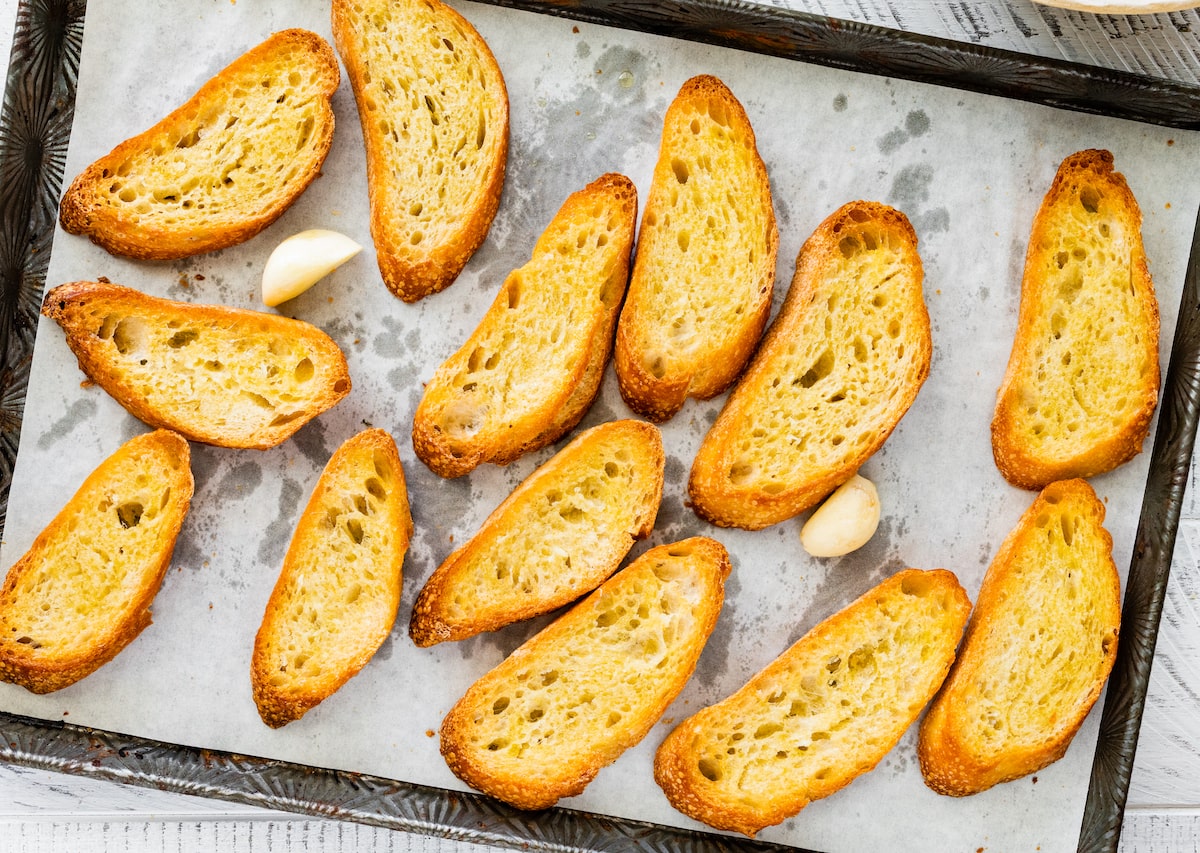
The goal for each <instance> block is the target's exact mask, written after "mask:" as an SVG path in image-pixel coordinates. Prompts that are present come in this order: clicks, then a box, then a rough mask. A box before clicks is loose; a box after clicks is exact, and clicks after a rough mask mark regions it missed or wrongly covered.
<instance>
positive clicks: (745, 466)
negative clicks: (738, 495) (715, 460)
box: [729, 462, 755, 486]
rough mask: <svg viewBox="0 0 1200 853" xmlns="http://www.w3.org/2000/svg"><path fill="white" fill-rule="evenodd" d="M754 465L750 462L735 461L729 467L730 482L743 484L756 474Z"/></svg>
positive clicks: (737, 484)
mask: <svg viewBox="0 0 1200 853" xmlns="http://www.w3.org/2000/svg"><path fill="white" fill-rule="evenodd" d="M754 470H755V468H754V465H753V464H751V463H749V462H735V463H734V464H733V465H731V466H730V467H729V482H731V483H733V484H734V485H735V486H741V485H744V484H745V483H747V482H749V481H750V479H751V478H752V477H753V476H754Z"/></svg>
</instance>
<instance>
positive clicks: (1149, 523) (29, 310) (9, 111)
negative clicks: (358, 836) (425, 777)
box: [0, 0, 1200, 853]
mask: <svg viewBox="0 0 1200 853" xmlns="http://www.w3.org/2000/svg"><path fill="white" fill-rule="evenodd" d="M487 2H492V3H494V4H496V5H500V6H505V7H509V8H518V9H524V10H528V11H534V12H541V13H549V14H555V15H560V16H564V17H569V18H574V19H577V20H581V21H588V22H592V23H598V24H604V25H609V26H617V27H623V28H626V29H634V30H641V31H644V32H651V33H658V34H662V35H669V36H672V37H676V38H685V39H690V40H694V41H700V42H705V43H709V44H715V45H721V46H725V47H733V48H737V49H742V50H748V51H753V52H757V53H763V54H768V55H772V56H780V57H786V58H791V59H796V60H800V61H805V62H812V63H817V64H821V65H828V66H833V67H838V68H844V69H848V70H853V71H861V72H867V73H872V74H879V75H885V76H891V77H899V78H904V79H910V80H916V81H920V82H925V83H933V84H936V85H944V86H952V87H956V88H960V89H966V90H970V91H975V92H982V93H985V94H990V95H997V96H1001V97H1006V98H1014V99H1018V100H1025V101H1031V102H1035V103H1041V104H1046V105H1049V106H1054V107H1059V108H1063V109H1071V110H1077V111H1081V112H1089V113H1097V114H1103V115H1109V116H1114V117H1119V118H1125V119H1131V120H1135V121H1142V122H1148V123H1152V124H1159V125H1164V126H1169V127H1178V128H1183V129H1190V130H1194V129H1200V87H1193V86H1187V85H1183V84H1178V83H1172V82H1169V81H1165V80H1157V79H1154V78H1149V77H1143V76H1138V75H1133V74H1128V73H1124V72H1117V71H1107V70H1104V69H1098V68H1092V67H1089V66H1082V65H1077V64H1073V63H1069V62H1063V61H1058V60H1050V59H1040V58H1036V57H1032V56H1028V55H1025V54H1020V53H1014V52H1009V51H1001V50H996V49H993V48H986V47H979V46H973V45H968V44H963V43H957V42H951V41H947V40H942V39H937V38H932V37H927V36H921V35H916V34H911V33H901V32H897V31H893V30H887V29H883V28H880V27H874V26H869V25H864V24H858V23H853V22H847V21H840V20H835V19H830V18H824V17H820V16H815V15H809V14H804V13H799V12H793V11H790V10H784V9H776V8H773V7H768V6H762V5H757V4H751V3H742V2H734V1H733V0H671V2H659V0H655V2H645V0H631V1H630V2H609V1H608V0H487ZM85 13H86V0H21V2H20V5H19V8H18V13H17V21H16V28H15V35H14V40H13V49H12V54H11V58H10V64H9V70H8V78H7V84H6V88H5V94H4V102H3V112H2V113H0V287H2V290H0V357H2V358H3V361H0V523H2V521H3V517H4V512H5V510H6V509H7V503H8V492H9V486H10V483H11V477H12V466H13V464H14V461H15V459H16V452H17V443H18V441H19V439H20V429H21V416H22V411H23V408H24V400H25V391H26V388H27V385H28V377H29V366H30V361H31V358H32V354H33V344H34V334H35V331H36V328H37V317H38V308H39V305H40V302H41V294H42V289H43V286H44V284H45V273H46V266H47V263H48V261H49V256H50V245H51V241H52V238H53V234H54V223H55V217H56V214H57V209H58V196H59V192H60V190H61V186H62V179H63V166H64V162H65V159H66V152H67V143H68V141H69V139H70V133H71V122H72V118H73V116H74V103H75V91H76V86H77V83H78V73H79V57H80V51H81V48H82V42H83V21H84V16H85ZM1198 414H1200V221H1198V223H1197V230H1196V232H1195V234H1194V236H1193V241H1192V249H1191V256H1190V259H1189V262H1188V267H1187V272H1186V276H1185V281H1184V287H1183V296H1182V304H1181V306H1180V311H1179V321H1178V326H1177V328H1176V332H1175V339H1174V342H1173V346H1172V354H1171V359H1170V363H1169V367H1168V369H1167V373H1166V377H1165V381H1164V390H1163V399H1162V404H1161V406H1160V410H1159V425H1158V431H1157V434H1156V437H1155V442H1154V447H1153V450H1152V456H1151V466H1150V474H1149V476H1148V479H1147V483H1146V490H1145V495H1144V498H1143V503H1142V512H1141V518H1140V521H1139V525H1138V532H1137V538H1136V541H1135V544H1134V554H1133V559H1132V562H1131V564H1130V571H1129V579H1128V582H1127V587H1126V594H1125V604H1124V617H1123V623H1122V628H1121V634H1122V638H1121V645H1120V652H1119V654H1118V658H1117V663H1116V667H1115V668H1114V670H1113V674H1112V677H1111V679H1110V681H1109V686H1108V691H1107V694H1106V698H1105V703H1104V707H1103V712H1102V717H1101V725H1100V735H1099V739H1098V742H1097V746H1096V754H1095V759H1094V761H1093V765H1092V773H1091V781H1090V786H1089V791H1088V797H1087V803H1086V806H1085V812H1084V819H1083V825H1082V826H1081V829H1080V837H1079V845H1078V849H1079V850H1080V851H1089V853H1090V851H1097V853H1099V851H1115V850H1116V848H1117V843H1118V840H1119V838H1120V831H1121V819H1122V815H1123V812H1124V806H1125V800H1126V796H1127V795H1128V791H1129V779H1130V774H1131V771H1132V767H1133V757H1134V753H1135V750H1136V747H1137V734H1138V728H1139V726H1140V724H1141V718H1142V711H1143V709H1144V706H1145V699H1146V689H1147V685H1148V681H1149V675H1150V667H1151V664H1152V662H1153V656H1154V647H1155V641H1156V638H1157V633H1158V625H1159V620H1160V617H1161V613H1162V605H1163V599H1164V596H1165V593H1166V586H1167V580H1168V576H1169V572H1170V564H1171V555H1172V552H1173V550H1174V546H1175V537H1176V532H1177V529H1178V524H1179V514H1180V509H1181V506H1182V501H1183V493H1184V486H1185V483H1186V481H1187V475H1188V471H1189V467H1190V464H1191V456H1192V448H1193V445H1194V443H1195V437H1196V427H1197V419H1198ZM0 760H3V761H7V762H9V763H13V764H19V765H25V766H30V767H38V768H43V769H50V770H58V771H62V772H66V773H74V774H80V775H86V776H91V777H95V778H102V779H108V780H112V781H116V782H125V783H129V784H135V785H142V786H146V787H153V788H159V789H162V790H169V791H175V792H179V793H185V794H195V795H200V796H206V797H213V798H217V799H224V800H228V801H233V802H241V803H247V804H251V805H257V806H262V807H266V808H276V809H283V810H287V811H293V812H298V813H302V814H308V815H313V816H318V817H328V818H338V819H348V820H356V821H362V822H365V823H370V824H373V825H377V826H383V827H388V828H391V829H399V830H408V831H415V832H420V833H424V834H428V835H438V836H444V837H447V838H454V839H459V840H463V841H469V842H473V843H479V844H495V845H500V846H506V847H521V848H524V849H536V850H548V851H549V850H555V851H558V850H587V851H618V850H620V851H633V850H663V851H672V853H692V851H695V852H696V853H700V851H727V850H728V851H751V850H764V851H765V850H780V849H787V850H795V848H790V847H789V848H781V847H779V846H777V845H770V844H764V843H760V842H752V841H747V840H744V839H737V838H728V837H725V836H719V835H713V834H709V833H703V832H690V831H684V830H676V829H672V828H669V827H662V826H657V825H653V824H647V823H641V822H636V821H629V820H620V819H613V818H608V817H603V816H598V815H592V814H586V813H581V812H576V811H571V810H567V809H552V810H549V811H547V812H542V813H539V814H536V815H529V814H526V813H522V812H518V811H515V810H512V809H509V808H507V807H505V806H503V805H502V804H499V803H497V802H495V801H493V800H491V799H490V798H487V797H484V796H480V795H475V794H463V793H459V792H456V791H447V790H443V789H439V788H430V787H426V786H419V785H413V784H410V783H405V782H397V781H394V780H389V779H381V778H378V777H373V776H367V775H363V774H356V773H347V772H342V771H333V770H323V769H320V768H314V767H306V766H303V765H297V764H292V763H289V762H282V761H274V760H269V759H262V758H253V757H248V756H241V755H233V754H229V753H221V752H212V751H208V750H203V749H193V748H187V747H181V746H178V745H175V744H168V743H159V742H156V741H151V740H147V739H145V738H139V737H134V736H127V735H122V734H117V733H113V732H102V731H96V730H93V729H88V728H85V727H81V726H75V725H68V724H65V723H54V722H46V721H42V720H35V719H30V718H26V717H21V716H17V715H13V714H8V713H5V712H2V711H0ZM801 853H803V851H801Z"/></svg>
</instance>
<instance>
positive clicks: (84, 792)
mask: <svg viewBox="0 0 1200 853" xmlns="http://www.w3.org/2000/svg"><path fill="white" fill-rule="evenodd" d="M776 2H777V3H778V4H779V5H788V6H794V7H797V8H804V9H807V10H809V11H814V12H818V13H821V14H827V15H831V16H834V17H840V18H848V19H854V20H860V21H864V22H867V23H873V24H881V25H883V26H888V27H892V28H896V29H903V30H909V31H914V32H919V33H924V34H928V35H935V36H942V37H947V38H952V39H957V40H960V41H966V42H970V43H974V44H983V45H988V46H992V47H998V48H1005V49H1012V50H1019V51H1023V52H1026V53H1032V54H1037V55H1041V56H1047V57H1058V58H1063V59H1068V60H1072V61H1077V62H1083V63H1090V64H1094V65H1100V66H1104V67H1108V68H1115V69H1122V70H1128V71H1135V72H1141V73H1147V74H1151V75H1154V76H1159V77H1166V78H1169V79H1174V80H1178V81H1181V82H1187V83H1200V12H1198V11H1189V12H1178V13H1170V14H1160V15H1152V16H1109V15H1089V14H1085V13H1077V12H1065V11H1058V10H1053V9H1048V8H1045V7H1038V6H1036V5H1034V4H1032V3H1030V2H1025V0H908V2H905V0H786V2H783V0H776ZM16 3H17V0H0V45H8V44H10V43H11V38H12V29H13V21H14V18H15V10H16ZM1195 478H1196V473H1195V463H1194V462H1193V473H1192V479H1193V480H1194V479H1195ZM1194 486H1195V483H1194V482H1193V483H1192V484H1191V485H1190V487H1189V492H1188V498H1187V501H1186V503H1185V506H1184V512H1183V520H1182V523H1181V527H1180V531H1179V541H1178V545H1177V548H1176V559H1175V568H1174V570H1173V572H1172V576H1171V585H1170V588H1169V590H1168V593H1167V601H1166V604H1165V608H1164V613H1163V621H1162V629H1161V632H1160V636H1159V643H1158V650H1157V657H1156V661H1155V665H1154V673H1153V676H1152V678H1151V688H1150V691H1149V696H1148V700H1147V708H1146V712H1145V717H1144V720H1143V726H1142V734H1141V740H1140V744H1139V748H1138V752H1137V759H1136V762H1135V765H1134V773H1133V779H1132V783H1131V790H1130V795H1129V800H1128V805H1127V809H1126V817H1125V823H1124V829H1123V833H1122V837H1121V850H1122V851H1127V853H1131V851H1139V853H1168V852H1169V853H1184V851H1200V571H1197V566H1198V565H1200V500H1198V499H1197V497H1196V491H1197V490H1196V489H1195V488H1194ZM490 849H491V848H488V847H484V846H481V845H474V844H464V843H461V842H451V841H445V840H441V839H435V838H427V837H423V836H419V835H411V834H408V833H402V832H395V831H389V830H382V829H375V828H372V827H368V826H362V825H357V824H352V823H343V822H334V821H324V820H315V819H308V818H303V817H297V816H293V815H289V814H285V813H280V812H270V811H264V810H261V809H255V808H252V807H248V806H239V805H233V804H229V803H224V802H219V801H215V800H206V799H200V798H196V797H188V796H182V795H176V794H168V793H164V792H161V791H155V790H148V789H142V788H134V787H124V786H119V785H115V784H111V783H107V782H99V781H93V780H89V779H86V778H77V777H73V776H66V775H61V774H56V773H50V772H43V771H36V770H30V769H27V768H22V767H12V766H7V765H3V764H0V853H4V852H5V851H9V850H12V851H30V853H34V851H37V853H43V851H54V852H55V853H59V852H60V851H72V853H86V851H93V850H107V851H116V850H120V851H128V853H142V851H177V850H220V851H223V853H233V851H271V852H272V853H282V851H299V850H304V851H311V853H355V851H367V850H372V851H420V853H449V851H454V853H473V851H479V853H486V851H488V850H490Z"/></svg>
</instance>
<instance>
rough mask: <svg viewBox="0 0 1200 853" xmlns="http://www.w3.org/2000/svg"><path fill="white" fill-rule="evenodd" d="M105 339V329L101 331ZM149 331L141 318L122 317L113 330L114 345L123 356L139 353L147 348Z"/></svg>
mask: <svg viewBox="0 0 1200 853" xmlns="http://www.w3.org/2000/svg"><path fill="white" fill-rule="evenodd" d="M101 336H102V337H103V328H102V329H101ZM148 337H149V330H148V327H147V325H146V321H145V320H143V319H142V318H141V317H122V318H121V319H120V320H118V321H117V324H116V325H115V326H114V327H113V330H112V340H113V344H114V345H115V346H116V348H117V352H119V353H120V354H121V355H129V354H130V353H133V352H139V351H141V350H142V349H144V348H145V346H146V340H147V338H148Z"/></svg>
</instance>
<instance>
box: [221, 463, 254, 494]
mask: <svg viewBox="0 0 1200 853" xmlns="http://www.w3.org/2000/svg"><path fill="white" fill-rule="evenodd" d="M262 481H263V472H262V466H261V465H259V464H258V463H257V462H240V463H238V464H236V465H234V466H233V467H232V468H230V469H229V470H228V471H226V472H225V474H224V475H223V476H222V477H221V479H220V480H219V481H218V483H217V485H216V493H217V494H218V495H219V496H220V499H221V500H222V501H226V500H229V499H231V498H241V497H245V496H246V495H249V494H251V493H252V492H254V490H255V489H257V488H258V487H259V486H260V485H262Z"/></svg>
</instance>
